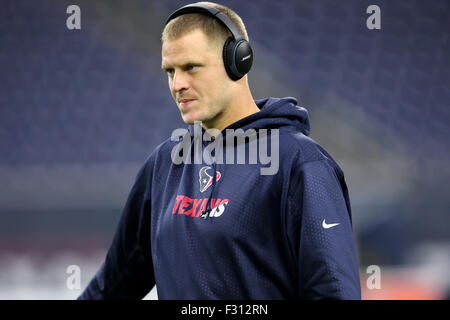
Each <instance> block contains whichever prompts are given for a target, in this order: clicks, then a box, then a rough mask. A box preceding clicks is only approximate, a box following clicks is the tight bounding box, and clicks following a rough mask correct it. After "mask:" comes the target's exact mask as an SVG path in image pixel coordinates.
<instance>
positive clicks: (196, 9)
mask: <svg viewBox="0 0 450 320" xmlns="http://www.w3.org/2000/svg"><path fill="white" fill-rule="evenodd" d="M187 13H205V14H208V15H211V16H213V17H216V18H217V19H218V20H219V21H220V22H222V24H223V25H224V26H225V27H227V28H228V30H230V32H231V34H232V35H233V38H234V40H236V41H238V40H241V39H244V37H243V36H242V35H241V33H240V32H239V30H238V29H237V28H236V26H235V24H234V23H233V21H231V19H230V18H228V16H226V15H224V14H223V13H222V12H220V11H219V10H218V9H216V8H213V7H210V6H207V5H204V4H188V5H186V6H184V7H181V8H180V9H178V10H176V11H175V12H173V13H172V14H171V15H170V16H169V18H168V19H167V21H166V24H168V23H169V21H170V20H173V19H175V18H176V17H178V16H181V15H183V14H187Z"/></svg>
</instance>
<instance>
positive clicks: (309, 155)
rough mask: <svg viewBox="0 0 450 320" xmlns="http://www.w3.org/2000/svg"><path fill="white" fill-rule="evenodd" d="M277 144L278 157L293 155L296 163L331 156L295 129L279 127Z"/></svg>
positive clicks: (315, 142) (311, 139)
mask: <svg viewBox="0 0 450 320" xmlns="http://www.w3.org/2000/svg"><path fill="white" fill-rule="evenodd" d="M279 145H280V157H281V158H283V157H287V156H289V157H294V158H295V162H296V163H297V164H301V163H304V162H310V161H320V160H325V159H327V158H329V157H331V156H330V155H329V153H328V152H326V151H325V149H324V148H323V147H322V146H321V145H320V144H319V143H318V142H317V141H315V140H314V139H313V138H311V137H309V136H307V135H305V134H304V133H302V132H301V131H297V130H291V129H286V130H283V129H280V143H279Z"/></svg>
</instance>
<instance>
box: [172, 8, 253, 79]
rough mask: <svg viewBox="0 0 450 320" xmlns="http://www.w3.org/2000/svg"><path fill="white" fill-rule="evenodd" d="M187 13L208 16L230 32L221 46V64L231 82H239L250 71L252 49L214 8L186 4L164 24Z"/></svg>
mask: <svg viewBox="0 0 450 320" xmlns="http://www.w3.org/2000/svg"><path fill="white" fill-rule="evenodd" d="M187 13H205V14H208V15H210V16H212V17H215V18H216V19H218V20H219V21H220V22H222V23H223V24H224V25H225V26H226V27H227V28H228V30H230V32H231V34H232V35H233V36H231V37H229V38H228V39H227V41H225V45H224V46H223V62H224V64H225V70H226V71H227V74H228V76H229V77H230V78H231V79H232V80H234V81H236V80H239V79H241V78H242V77H243V76H244V75H245V74H246V73H248V72H249V71H250V68H251V67H252V63H253V51H252V47H251V46H250V43H248V41H247V40H245V39H244V37H243V36H242V34H241V33H240V32H239V30H238V29H237V28H236V26H235V24H234V23H233V22H232V21H231V19H230V18H228V16H226V15H225V14H223V13H222V12H220V11H219V10H217V9H216V8H213V7H210V6H207V5H204V4H188V5H187V6H184V7H181V8H180V9H178V10H176V11H175V12H173V13H172V14H171V15H170V16H169V18H168V19H167V22H166V24H167V23H169V21H170V20H172V19H175V18H176V17H178V16H181V15H183V14H187Z"/></svg>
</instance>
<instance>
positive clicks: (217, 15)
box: [80, 2, 361, 299]
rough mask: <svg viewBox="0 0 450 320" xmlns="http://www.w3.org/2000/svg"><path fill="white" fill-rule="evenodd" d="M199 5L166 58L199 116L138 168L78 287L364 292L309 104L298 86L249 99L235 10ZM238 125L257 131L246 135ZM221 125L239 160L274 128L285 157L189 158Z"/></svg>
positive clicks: (103, 293)
mask: <svg viewBox="0 0 450 320" xmlns="http://www.w3.org/2000/svg"><path fill="white" fill-rule="evenodd" d="M195 5H196V6H197V7H196V8H192V7H190V8H189V9H182V10H181V11H177V12H176V13H174V14H173V15H172V16H171V17H170V18H169V22H168V23H167V24H166V27H165V28H164V31H163V34H162V68H163V69H164V70H165V71H166V73H167V75H168V84H169V88H170V91H171V94H172V96H173V98H174V100H175V102H176V104H177V106H178V108H179V110H180V113H181V117H182V118H183V120H184V122H186V123H187V124H189V125H191V126H189V131H185V133H186V134H185V135H183V143H180V141H172V139H170V140H167V141H165V142H164V143H162V144H161V145H159V146H158V147H157V148H156V149H155V150H154V152H153V153H152V154H151V155H150V157H149V158H148V159H147V161H146V163H145V165H144V166H143V167H142V169H141V170H140V172H139V173H138V175H137V178H136V181H135V184H134V186H133V188H132V190H131V192H130V195H129V198H128V201H127V203H126V206H125V208H124V211H123V214H122V217H121V220H120V223H119V226H118V228H117V231H116V234H115V237H114V240H113V243H112V245H111V247H110V249H109V251H108V254H107V257H106V260H105V262H104V264H103V265H102V267H101V269H100V270H99V271H98V273H97V274H96V276H95V277H94V278H93V279H92V280H91V282H90V283H89V285H88V287H87V288H86V289H85V291H84V292H83V293H82V295H81V296H80V299H135V298H142V297H144V296H145V295H146V294H147V293H148V292H149V291H150V289H151V288H152V287H153V286H154V285H155V284H156V286H157V292H158V297H159V299H324V298H325V299H360V296H361V294H360V282H359V274H358V263H357V258H356V253H355V247H354V240H353V234H352V225H351V209H350V201H349V196H348V191H347V187H346V183H345V180H344V175H343V172H342V170H341V169H340V168H339V166H338V165H337V163H336V162H335V161H334V160H333V159H332V157H331V156H330V155H329V154H328V153H327V152H326V151H325V150H324V149H323V148H322V147H321V146H319V145H318V144H317V143H316V142H314V141H313V140H312V139H310V138H309V137H307V135H308V134H309V119H308V113H307V111H306V109H304V108H302V107H299V106H297V101H296V100H295V99H294V98H283V99H278V98H268V99H263V100H257V101H255V100H254V99H253V97H252V94H251V92H250V89H249V85H248V80H247V75H245V74H246V73H247V72H248V70H249V69H250V67H251V60H252V59H253V53H252V50H251V47H250V44H249V43H248V36H247V33H246V30H245V26H244V24H243V23H242V20H241V19H240V18H239V16H237V15H236V13H234V12H233V11H231V10H230V9H228V8H226V7H223V6H220V5H217V4H214V3H210V2H201V3H197V4H195ZM199 7H200V8H199ZM224 16H225V17H224ZM228 19H229V20H228ZM230 54H231V56H230ZM233 55H234V56H233ZM224 60H225V61H224ZM199 123H201V126H202V127H201V128H200V131H201V132H200V136H201V137H203V140H202V141H200V143H199V144H197V145H196V142H199V141H198V140H199V139H198V136H197V138H196V128H197V129H198V124H199ZM196 125H197V127H196ZM232 129H233V130H236V132H238V133H237V135H234V136H233V133H235V131H233V130H232ZM239 130H241V131H239ZM264 130H265V131H264ZM269 131H270V132H269ZM243 132H244V134H245V133H247V132H252V133H253V134H254V135H253V136H251V135H250V136H247V137H248V138H249V139H248V141H247V140H245V139H241V140H239V139H240V138H242V133H243ZM267 132H269V134H268V135H267ZM255 134H256V135H255ZM222 135H224V136H225V140H226V142H227V144H226V145H227V146H226V148H225V150H223V151H224V153H225V154H226V155H227V156H230V155H231V157H230V158H227V159H231V160H234V159H235V156H236V154H237V153H238V151H239V147H240V146H242V145H245V147H247V148H248V149H249V157H250V154H251V153H250V152H251V151H252V150H251V149H252V146H253V147H254V146H255V144H252V141H253V142H255V141H257V142H258V143H259V144H257V146H258V148H259V150H261V149H262V148H263V144H262V143H260V142H264V141H265V140H264V139H265V138H266V137H267V136H270V137H271V140H270V141H271V143H270V145H269V148H270V150H271V156H272V157H273V159H275V158H277V161H279V166H278V164H277V165H276V166H274V168H272V169H273V170H271V171H270V172H267V171H266V172H265V173H264V174H263V170H262V169H264V168H263V165H262V164H261V163H259V164H258V163H255V162H252V163H247V164H245V163H242V161H241V162H239V161H238V162H237V163H236V162H233V163H232V164H229V163H223V161H220V159H219V153H220V151H221V150H220V149H219V148H216V149H214V150H215V152H211V153H210V155H211V158H210V159H209V160H211V159H213V161H212V162H207V163H206V161H207V160H206V159H205V161H201V162H197V163H196V162H195V161H194V162H192V161H190V160H191V159H192V156H193V155H194V158H195V155H198V154H199V152H198V148H199V146H200V147H205V148H208V146H211V145H212V144H213V143H215V142H216V141H217V140H218V138H221V137H222ZM205 136H206V137H209V138H208V139H206V140H212V142H211V141H209V142H208V141H205V139H204V137H205ZM230 137H231V138H230ZM191 138H193V139H191ZM214 138H216V139H214ZM244 138H245V137H244ZM221 139H222V138H221ZM236 139H237V140H238V141H240V142H238V145H236V144H235V141H236ZM255 139H256V140H255ZM181 146H182V147H181ZM253 151H254V150H253ZM213 153H214V155H213ZM181 154H182V156H183V162H182V163H180V162H177V163H174V162H176V161H174V155H175V156H176V155H181ZM203 154H204V153H203ZM197 160H198V159H197ZM241 160H242V159H241ZM274 161H275V160H274ZM275 162H276V161H275ZM265 164H267V162H266V163H265Z"/></svg>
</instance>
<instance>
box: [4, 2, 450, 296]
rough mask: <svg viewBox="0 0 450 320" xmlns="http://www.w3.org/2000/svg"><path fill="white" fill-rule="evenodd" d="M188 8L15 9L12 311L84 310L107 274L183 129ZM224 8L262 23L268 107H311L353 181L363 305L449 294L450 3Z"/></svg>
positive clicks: (8, 99)
mask: <svg viewBox="0 0 450 320" xmlns="http://www.w3.org/2000/svg"><path fill="white" fill-rule="evenodd" d="M187 3H189V2H186V1H176V0H169V1H150V0H148V1H144V0H133V1H117V0H116V1H112V0H110V1H99V0H96V1H87V0H76V1H56V0H54V1H51V0H39V1H26V0H17V1H16V0H15V1H12V0H6V1H2V2H1V6H0V181H1V184H0V299H73V298H75V297H77V296H78V295H79V294H80V292H81V289H83V288H84V287H85V286H86V285H87V282H88V281H89V280H90V278H91V277H92V275H93V274H94V273H95V271H96V270H97V269H98V268H99V267H100V264H101V262H102V260H103V258H104V256H105V254H106V250H107V248H108V246H109V243H110V241H111V239H112V237H113V233H114V230H115V227H116V225H117V222H118V219H119V216H120V212H121V209H122V207H123V205H124V203H125V200H126V197H127V194H128V192H129V190H130V187H131V184H132V182H133V180H134V177H135V176H136V174H137V170H138V169H139V167H140V166H141V165H142V163H143V162H144V161H145V159H146V157H147V156H148V155H149V154H150V153H151V151H152V150H153V148H154V147H156V146H157V145H158V144H159V143H160V142H162V141H163V140H165V139H167V138H168V137H169V136H170V134H171V132H172V131H173V130H174V129H176V128H180V127H184V123H183V122H182V121H181V119H180V116H179V113H178V110H177V109H176V106H175V104H174V102H173V101H172V100H171V96H170V94H169V90H168V86H167V83H166V76H165V74H164V73H163V72H162V71H161V70H160V59H161V53H160V33H161V31H162V28H163V25H164V22H165V19H166V17H167V16H168V15H169V13H171V12H172V11H174V10H175V9H177V8H178V7H180V6H182V5H184V4H187ZM220 3H221V4H224V5H227V6H229V7H231V8H232V9H234V10H235V11H236V12H237V13H238V14H239V15H241V17H242V18H243V20H244V22H245V23H246V26H247V31H248V33H249V35H250V40H251V43H252V45H253V49H254V52H255V60H254V66H253V69H252V70H251V71H250V74H249V81H250V84H251V86H252V88H253V94H254V97H255V98H263V97H266V96H294V97H297V98H298V100H299V104H300V105H301V106H304V107H306V108H307V109H308V111H309V113H310V117H311V124H312V133H311V136H312V138H314V139H315V140H316V141H318V142H319V143H320V144H321V145H323V146H324V147H325V148H326V149H327V150H328V151H329V152H330V153H331V154H332V155H333V156H334V158H335V159H336V161H337V162H338V163H339V164H340V165H341V167H342V168H343V170H344V172H345V175H346V181H347V183H348V186H349V190H350V197H351V201H352V209H353V227H354V231H355V238H356V242H357V251H358V259H359V263H360V271H361V285H362V289H363V298H364V299H377V298H383V299H399V298H403V299H410V298H413V299H414V298H419V299H420V298H423V299H445V298H448V297H449V288H450V277H449V275H448V272H449V270H450V268H449V267H450V228H449V222H450V218H449V214H450V212H449V211H450V197H449V190H450V187H449V181H450V180H449V178H450V169H449V163H450V162H449V160H450V157H449V156H450V151H449V150H450V149H449V143H448V139H449V134H450V130H449V121H450V2H449V1H446V0H435V1H422V0H414V1H400V0H395V1H381V0H371V1H364V0H344V1H333V0H316V1H298V0H295V1H294V0H292V1H290V0H279V1H272V0H270V1H269V0H264V1H238V0H232V1H228V0H225V1H221V2H220ZM71 4H76V5H78V6H79V7H80V8H81V30H68V29H67V27H66V19H67V17H68V16H69V15H68V14H67V13H66V9H67V7H68V6H69V5H71ZM372 4H375V5H378V6H379V7H380V9H381V30H368V29H367V27H366V19H367V18H368V16H369V14H367V13H366V8H367V7H368V6H369V5H372ZM69 265H77V266H79V267H80V270H81V289H79V290H77V289H75V290H69V289H68V288H67V287H66V280H67V278H68V276H69V275H68V274H67V273H66V270H67V267H68V266H69ZM370 265H377V266H379V267H380V268H381V286H382V287H381V289H379V290H369V289H368V288H367V286H366V279H367V277H368V276H370V274H368V273H367V272H366V271H367V267H368V266H370ZM146 298H147V299H149V298H150V299H153V298H156V292H155V291H153V292H152V293H151V294H149V295H148V296H147V297H146Z"/></svg>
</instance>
